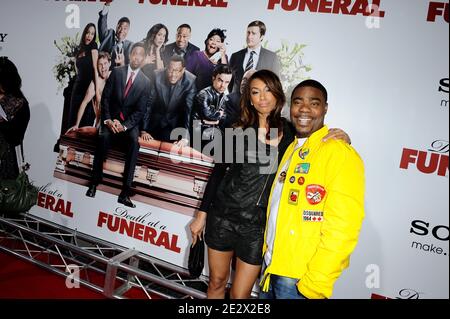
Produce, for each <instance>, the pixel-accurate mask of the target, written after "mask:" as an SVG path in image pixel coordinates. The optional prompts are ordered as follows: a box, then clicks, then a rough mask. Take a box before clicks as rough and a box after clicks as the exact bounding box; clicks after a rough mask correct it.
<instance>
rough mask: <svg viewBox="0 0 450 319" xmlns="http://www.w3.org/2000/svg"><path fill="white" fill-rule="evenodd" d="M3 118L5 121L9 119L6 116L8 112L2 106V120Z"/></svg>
mask: <svg viewBox="0 0 450 319" xmlns="http://www.w3.org/2000/svg"><path fill="white" fill-rule="evenodd" d="M1 118H3V119H5V121H8V117H7V116H6V112H5V110H4V109H3V107H2V106H1V105H0V119H1Z"/></svg>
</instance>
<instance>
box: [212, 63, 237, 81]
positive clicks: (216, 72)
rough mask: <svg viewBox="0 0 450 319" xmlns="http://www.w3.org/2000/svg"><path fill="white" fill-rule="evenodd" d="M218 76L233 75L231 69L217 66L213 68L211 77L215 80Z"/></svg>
mask: <svg viewBox="0 0 450 319" xmlns="http://www.w3.org/2000/svg"><path fill="white" fill-rule="evenodd" d="M219 74H233V69H232V68H231V67H230V66H229V65H226V64H219V65H218V66H216V67H215V68H214V72H213V77H214V78H215V77H216V76H218V75H219Z"/></svg>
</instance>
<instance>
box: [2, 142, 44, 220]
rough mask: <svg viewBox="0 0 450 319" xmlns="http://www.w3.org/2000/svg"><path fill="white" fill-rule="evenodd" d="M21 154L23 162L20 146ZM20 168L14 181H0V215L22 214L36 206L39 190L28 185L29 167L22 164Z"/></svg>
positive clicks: (30, 184)
mask: <svg viewBox="0 0 450 319" xmlns="http://www.w3.org/2000/svg"><path fill="white" fill-rule="evenodd" d="M21 153H22V161H23V162H24V159H23V150H22V146H21ZM20 167H21V172H20V173H19V176H17V178H16V179H13V180H10V179H3V180H0V213H6V214H18V213H24V212H27V211H29V210H30V208H31V207H33V206H34V205H36V202H37V197H38V192H39V190H38V188H37V187H36V186H34V185H33V184H32V183H30V180H29V178H28V175H27V173H26V171H27V170H28V169H29V167H30V166H29V164H23V165H21V166H20Z"/></svg>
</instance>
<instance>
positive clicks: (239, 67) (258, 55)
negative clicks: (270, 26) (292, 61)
mask: <svg viewBox="0 0 450 319" xmlns="http://www.w3.org/2000/svg"><path fill="white" fill-rule="evenodd" d="M266 31H267V28H266V25H265V24H264V22H261V21H253V22H251V23H250V24H249V25H248V27H247V48H245V49H243V50H241V51H238V52H236V53H233V55H232V56H231V59H230V66H231V68H232V69H233V74H234V76H233V81H232V83H231V84H230V91H232V92H239V90H240V86H241V81H242V77H243V76H244V73H245V72H247V71H249V70H252V69H253V70H264V69H265V70H270V71H272V72H274V73H276V74H277V75H278V76H280V71H281V63H280V59H279V58H278V56H277V54H276V53H275V52H272V51H270V50H267V49H265V48H263V47H262V41H263V40H264V36H265V35H266Z"/></svg>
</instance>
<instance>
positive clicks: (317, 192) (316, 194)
mask: <svg viewBox="0 0 450 319" xmlns="http://www.w3.org/2000/svg"><path fill="white" fill-rule="evenodd" d="M326 194H327V192H326V190H325V188H324V187H323V186H321V185H308V186H306V199H307V200H308V203H310V204H311V205H317V204H320V203H321V202H322V201H323V199H324V198H325V195H326Z"/></svg>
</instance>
